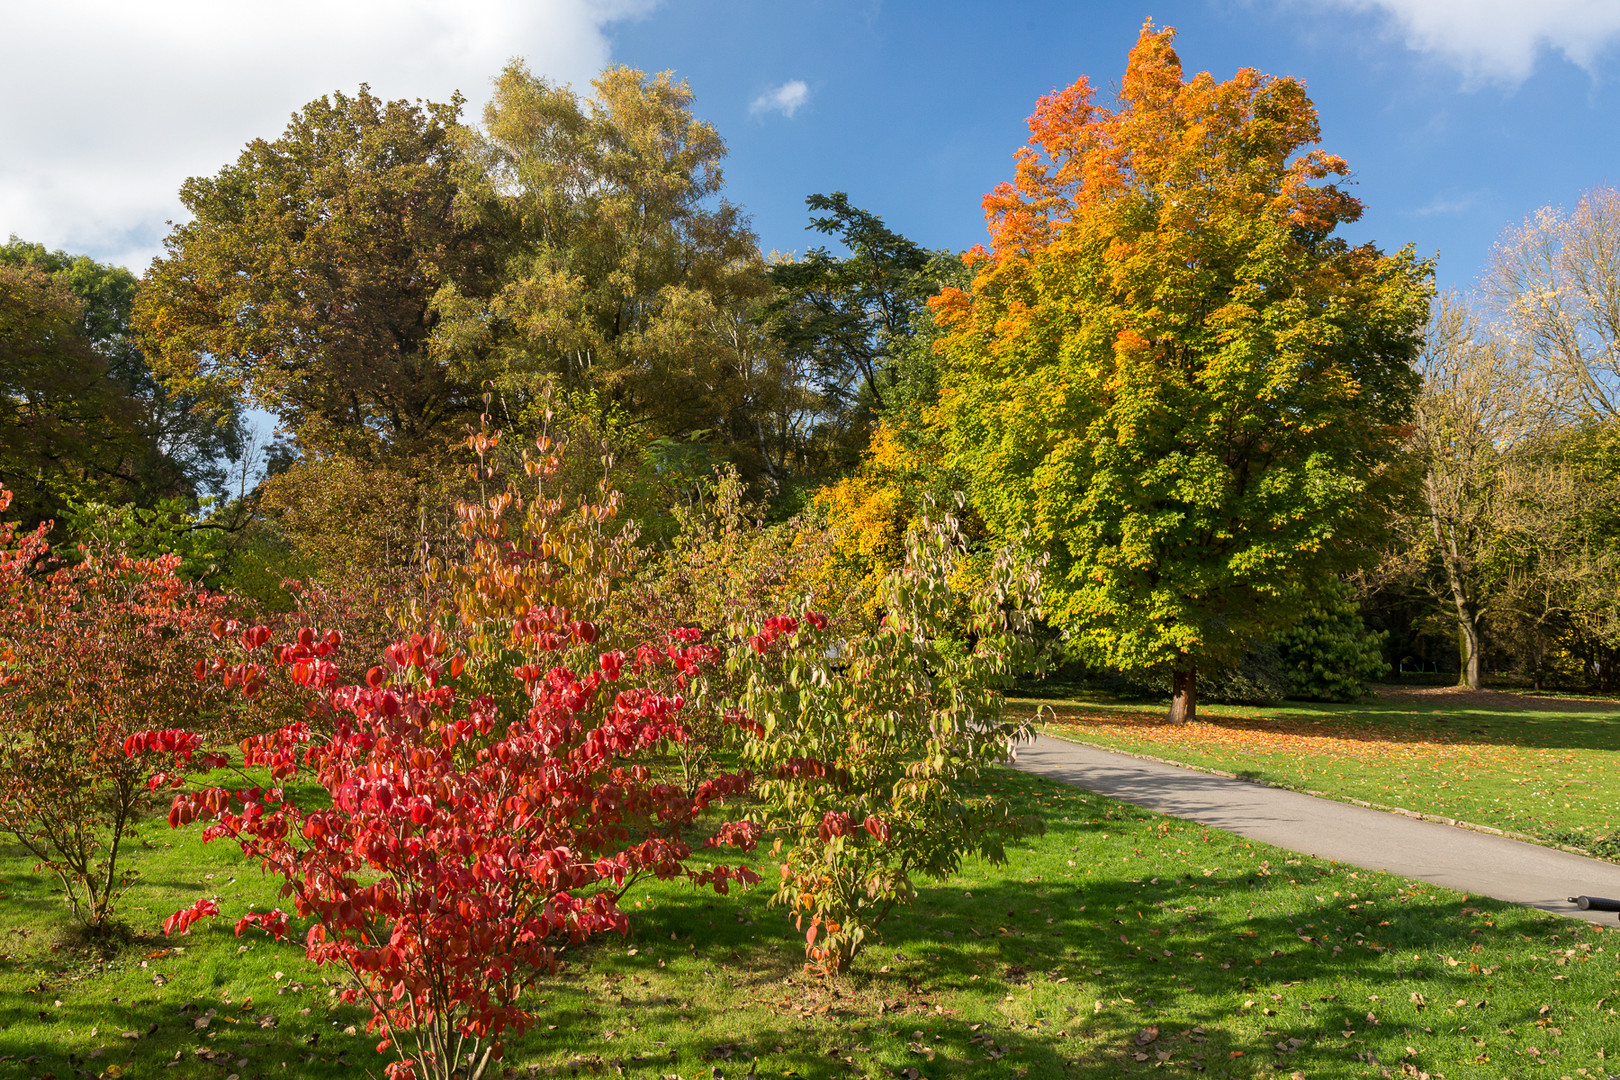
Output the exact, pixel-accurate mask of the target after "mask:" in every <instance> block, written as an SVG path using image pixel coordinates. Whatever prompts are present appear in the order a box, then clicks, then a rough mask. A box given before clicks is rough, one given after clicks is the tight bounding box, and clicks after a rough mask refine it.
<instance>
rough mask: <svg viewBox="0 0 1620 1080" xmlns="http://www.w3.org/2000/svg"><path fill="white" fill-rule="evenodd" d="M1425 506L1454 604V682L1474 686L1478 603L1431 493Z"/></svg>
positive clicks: (1450, 529) (1450, 531) (1453, 535)
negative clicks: (1456, 656)
mask: <svg viewBox="0 0 1620 1080" xmlns="http://www.w3.org/2000/svg"><path fill="white" fill-rule="evenodd" d="M1429 507H1430V511H1429V520H1430V522H1431V523H1432V524H1433V526H1434V539H1435V543H1436V544H1438V545H1439V547H1440V562H1441V563H1442V564H1443V565H1444V566H1445V568H1446V583H1447V584H1448V585H1450V586H1451V598H1452V600H1453V601H1454V602H1455V603H1456V605H1457V651H1458V653H1459V655H1460V659H1461V661H1462V663H1461V664H1460V665H1459V671H1458V672H1457V685H1458V686H1466V687H1467V688H1468V689H1470V690H1478V689H1479V665H1480V654H1481V653H1482V652H1483V651H1484V650H1483V649H1481V648H1480V640H1479V612H1478V605H1477V604H1476V603H1475V600H1474V598H1473V597H1470V596H1469V595H1468V584H1467V582H1466V580H1465V575H1464V572H1463V562H1464V554H1463V551H1462V548H1461V545H1459V544H1458V542H1457V535H1456V530H1455V528H1454V527H1452V526H1450V525H1448V526H1446V528H1445V529H1442V528H1441V527H1440V514H1439V511H1438V510H1437V509H1435V502H1434V499H1433V496H1432V494H1431V496H1430V500H1429Z"/></svg>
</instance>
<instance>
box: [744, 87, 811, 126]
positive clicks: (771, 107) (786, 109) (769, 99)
mask: <svg viewBox="0 0 1620 1080" xmlns="http://www.w3.org/2000/svg"><path fill="white" fill-rule="evenodd" d="M809 100H810V86H809V84H807V83H806V82H805V81H804V80H803V79H793V80H791V81H789V82H785V83H783V84H782V85H781V86H778V87H777V88H776V89H775V90H767V91H765V93H763V94H761V95H759V97H757V98H755V99H754V103H753V104H752V105H750V106H749V107H748V111H749V112H751V113H753V114H754V115H756V116H757V115H759V114H760V113H764V112H779V113H781V114H782V115H783V116H786V117H792V116H793V114H794V113H796V112H798V111H799V106H801V105H803V104H804V103H805V102H807V101H809Z"/></svg>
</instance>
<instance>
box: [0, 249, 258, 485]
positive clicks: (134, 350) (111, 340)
mask: <svg viewBox="0 0 1620 1080" xmlns="http://www.w3.org/2000/svg"><path fill="white" fill-rule="evenodd" d="M0 265H5V266H12V267H19V268H22V267H27V268H31V269H33V270H35V271H37V272H39V273H42V274H45V275H48V276H49V277H50V278H51V279H52V281H54V282H56V283H57V284H58V285H59V286H61V287H64V288H66V290H67V292H68V293H70V294H71V295H72V296H74V297H75V298H77V300H78V302H79V305H80V314H79V319H78V329H79V333H80V335H81V336H82V337H83V338H84V339H85V340H86V341H88V342H89V344H90V349H91V351H92V352H94V353H95V355H96V356H97V357H99V358H100V359H101V361H102V363H103V364H105V367H106V372H105V373H106V376H107V377H108V379H110V380H111V385H109V386H108V387H105V388H102V394H103V396H105V395H106V394H109V393H115V394H117V395H119V396H121V397H122V398H124V399H125V402H124V404H125V409H124V411H125V412H126V413H127V414H128V416H129V418H130V429H129V431H128V432H127V434H128V435H130V436H131V437H132V438H133V440H134V441H133V442H132V443H131V444H130V445H129V446H127V447H125V448H123V450H122V453H123V456H124V463H123V465H122V466H121V469H122V471H123V472H124V473H125V474H126V476H125V480H126V482H125V483H123V484H121V485H119V488H120V490H116V491H114V490H103V491H99V492H98V491H95V489H93V488H92V489H91V490H90V491H89V492H88V494H91V495H100V496H102V497H127V498H130V499H132V500H134V501H136V502H139V503H141V504H143V505H146V506H152V505H156V503H157V502H159V501H161V500H163V499H165V498H182V499H186V500H188V501H190V500H194V499H195V498H196V497H197V496H198V495H202V494H213V495H218V494H221V493H222V491H223V487H224V482H225V478H226V470H225V462H226V461H227V460H228V459H233V458H237V457H240V455H241V454H242V450H243V446H242V423H241V418H240V414H239V409H238V408H237V405H236V403H235V402H234V401H225V402H206V401H200V400H198V399H196V398H194V397H193V396H191V395H188V394H185V393H176V392H174V391H172V390H171V389H170V388H169V387H167V386H165V385H164V384H163V383H162V382H161V381H159V380H158V378H157V377H156V376H155V375H154V374H153V373H152V369H151V367H150V366H149V365H148V364H147V362H146V357H145V355H144V353H143V352H142V351H141V348H140V345H139V343H138V342H137V340H136V336H135V333H134V330H133V328H132V327H131V325H130V317H131V314H132V312H133V309H134V303H135V293H136V290H137V282H136V278H135V275H134V274H132V273H130V272H129V271H128V270H126V269H124V268H123V267H121V266H110V265H107V264H105V263H98V262H96V261H95V260H94V259H92V258H90V257H89V256H87V255H71V254H69V253H67V252H65V251H49V250H47V249H46V248H45V247H44V245H42V244H33V243H29V242H27V241H24V240H19V239H17V238H16V237H12V238H11V240H10V241H9V242H7V243H6V244H3V245H0ZM117 430H119V429H118V428H117V427H114V428H113V429H112V430H109V431H105V432H104V435H108V436H111V435H113V434H114V433H115V432H116V431H117Z"/></svg>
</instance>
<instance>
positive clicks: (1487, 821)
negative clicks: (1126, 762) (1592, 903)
mask: <svg viewBox="0 0 1620 1080" xmlns="http://www.w3.org/2000/svg"><path fill="white" fill-rule="evenodd" d="M1040 693H1041V691H1039V690H1036V691H1035V692H1034V695H1032V696H1029V697H1025V698H1022V699H1020V701H1019V704H1020V705H1022V706H1026V707H1028V708H1030V709H1032V710H1033V709H1036V708H1039V707H1042V706H1046V707H1049V708H1050V709H1051V712H1050V713H1047V714H1044V715H1045V719H1046V727H1047V730H1049V731H1051V732H1052V733H1053V734H1056V735H1062V736H1065V737H1068V738H1074V739H1078V740H1080V741H1082V742H1087V743H1092V744H1094V745H1097V746H1104V747H1109V748H1112V749H1117V750H1127V751H1131V752H1134V753H1143V754H1151V755H1153V756H1155V757H1162V758H1167V759H1169V760H1172V761H1178V762H1183V763H1185V764H1188V765H1194V766H1199V767H1202V768H1210V769H1219V770H1222V771H1225V772H1231V773H1236V774H1238V775H1240V776H1245V777H1251V778H1254V779H1260V780H1265V781H1267V782H1269V783H1274V784H1279V785H1281V786H1284V787H1290V788H1295V789H1297V790H1305V791H1319V792H1323V793H1326V794H1328V795H1331V796H1333V797H1335V798H1343V799H1360V800H1363V801H1366V802H1372V803H1379V804H1382V805H1385V806H1397V807H1402V808H1404V809H1409V810H1415V811H1419V812H1421V813H1429V814H1438V815H1441V816H1444V817H1451V818H1456V819H1458V820H1462V821H1467V822H1472V823H1474V824H1479V825H1489V826H1494V827H1496V828H1499V829H1505V830H1508V831H1510V832H1517V833H1523V834H1526V835H1529V836H1533V837H1536V838H1539V839H1542V840H1546V841H1553V842H1558V843H1563V844H1567V845H1569V846H1572V847H1576V848H1580V849H1583V850H1585V851H1587V852H1589V853H1592V854H1597V855H1600V856H1604V857H1607V858H1616V859H1620V838H1617V837H1616V833H1617V832H1620V702H1615V701H1605V700H1590V699H1586V700H1583V699H1573V698H1565V699H1560V698H1552V697H1533V696H1529V695H1521V694H1490V693H1487V694H1478V695H1474V694H1465V695H1454V694H1446V693H1434V694H1407V693H1396V694H1389V693H1388V692H1387V690H1386V695H1387V696H1381V697H1379V698H1376V699H1374V700H1371V701H1368V702H1362V703H1357V704H1348V705H1331V704H1313V703H1306V702H1289V703H1288V704H1287V705H1282V706H1236V705H1200V706H1199V709H1198V712H1199V722H1198V723H1195V724H1192V725H1187V726H1185V727H1176V726H1174V725H1171V724H1168V723H1166V722H1165V718H1164V712H1165V710H1164V707H1163V706H1162V705H1161V704H1157V703H1135V702H1124V701H1118V700H1114V699H1110V698H1107V697H1105V696H1102V695H1096V694H1080V693H1070V694H1056V695H1053V696H1047V697H1041V696H1035V695H1038V694H1040Z"/></svg>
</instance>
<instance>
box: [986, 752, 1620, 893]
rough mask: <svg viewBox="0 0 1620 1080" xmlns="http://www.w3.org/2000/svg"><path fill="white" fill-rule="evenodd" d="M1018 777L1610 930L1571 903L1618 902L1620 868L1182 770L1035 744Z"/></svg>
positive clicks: (1021, 756)
mask: <svg viewBox="0 0 1620 1080" xmlns="http://www.w3.org/2000/svg"><path fill="white" fill-rule="evenodd" d="M1014 767H1016V768H1019V769H1023V770H1024V771H1025V772H1031V773H1037V774H1039V775H1041V776H1046V777H1050V778H1051V779H1053V780H1061V781H1062V782H1063V783H1065V784H1072V785H1074V786H1075V787H1079V788H1084V789H1085V790H1087V791H1094V792H1097V793H1098V794H1100V795H1108V796H1112V797H1113V798H1116V799H1119V800H1121V801H1123V802H1128V803H1133V804H1135V805H1137V806H1141V807H1145V808H1146V809H1149V810H1156V811H1158V812H1159V813H1161V814H1167V815H1169V816H1170V817H1178V818H1185V819H1187V820H1189V821H1196V822H1198V823H1199V824H1201V825H1210V826H1214V827H1215V828H1220V829H1226V830H1228V831H1230V832H1235V833H1238V834H1239V835H1241V836H1247V837H1250V838H1252V839H1255V840H1263V841H1265V842H1266V843H1268V844H1275V845H1276V846H1278V847H1284V848H1289V849H1292V850H1294V851H1303V852H1305V853H1307V854H1310V855H1315V856H1317V857H1318V858H1324V859H1336V860H1338V861H1339V862H1341V863H1349V864H1350V865H1352V866H1361V867H1365V868H1367V869H1368V870H1387V871H1389V872H1390V873H1392V874H1399V875H1401V876H1402V877H1408V878H1414V879H1416V880H1418V881H1428V882H1432V883H1434V884H1436V885H1444V886H1446V887H1447V888H1452V889H1460V890H1462V891H1464V892H1470V893H1477V894H1479V895H1482V896H1494V897H1496V898H1497V899H1498V900H1507V901H1510V902H1512V903H1515V904H1524V905H1526V906H1528V907H1534V908H1540V909H1542V910H1543V911H1551V912H1556V913H1557V914H1559V915H1573V916H1576V917H1583V918H1588V919H1590V920H1592V921H1593V922H1602V923H1606V924H1613V923H1614V921H1615V918H1616V917H1615V915H1614V914H1613V913H1612V912H1597V911H1581V910H1579V909H1578V908H1576V907H1575V905H1574V904H1571V903H1569V902H1568V900H1567V897H1571V896H1578V895H1581V894H1583V893H1584V894H1586V895H1588V896H1610V897H1617V898H1620V865H1616V864H1614V863H1608V862H1602V861H1600V860H1598V859H1587V858H1582V857H1581V856H1579V855H1571V854H1569V853H1568V852H1564V851H1557V850H1554V849H1553V848H1544V847H1538V846H1537V845H1535V844H1526V843H1523V842H1521V841H1518V840H1509V839H1507V838H1506V837H1501V836H1491V835H1490V834H1488V833H1482V832H1475V831H1473V830H1472V829H1463V828H1457V827H1454V826H1451V825H1441V824H1437V823H1435V822H1432V821H1418V820H1416V819H1414V818H1409V817H1403V816H1401V815H1400V814H1390V813H1385V812H1384V811H1381V810H1369V809H1367V808H1366V807H1361V806H1355V805H1353V804H1351V803H1342V802H1335V801H1334V800H1332V799H1319V798H1316V797H1315V796H1312V795H1302V794H1300V793H1299V792H1296V791H1284V790H1283V789H1282V788H1273V787H1265V786H1263V785H1260V784H1251V783H1249V782H1247V781H1244V780H1235V779H1232V778H1229V777H1225V776H1215V775H1213V774H1211V773H1205V772H1198V771H1197V770H1194V769H1184V768H1181V767H1180V766H1178V765H1166V764H1163V763H1161V762H1157V761H1148V760H1145V759H1142V758H1136V757H1132V756H1130V755H1129V754H1115V753H1111V752H1109V751H1107V750H1097V749H1094V748H1093V747H1090V746H1081V745H1080V744H1078V743H1072V742H1068V741H1066V740H1063V739H1055V738H1053V737H1051V736H1050V735H1037V736H1036V737H1035V741H1034V742H1033V743H1022V744H1020V745H1019V747H1018V754H1017V759H1016V761H1015V762H1014Z"/></svg>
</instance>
